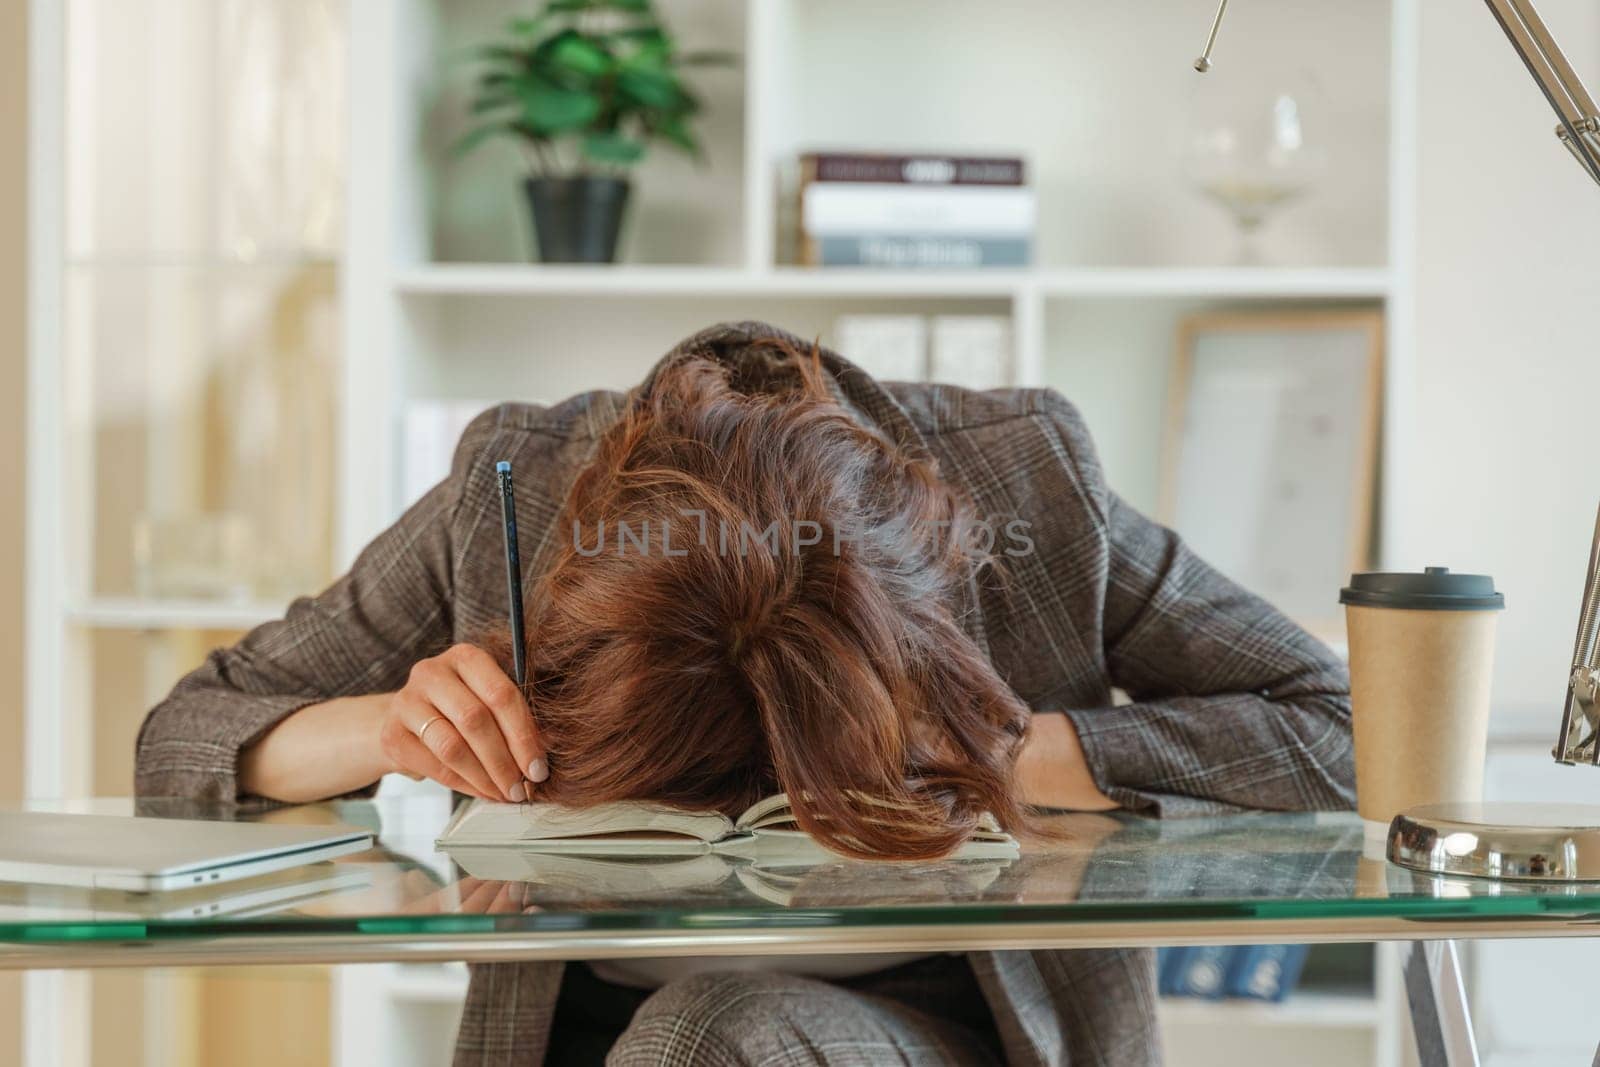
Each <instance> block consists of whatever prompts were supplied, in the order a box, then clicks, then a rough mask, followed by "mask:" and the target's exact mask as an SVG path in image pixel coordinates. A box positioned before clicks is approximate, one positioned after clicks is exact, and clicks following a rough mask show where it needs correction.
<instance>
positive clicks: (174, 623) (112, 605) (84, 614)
mask: <svg viewBox="0 0 1600 1067" xmlns="http://www.w3.org/2000/svg"><path fill="white" fill-rule="evenodd" d="M286 607H287V605H286V604H283V603H280V602H277V601H271V602H261V603H256V602H250V601H242V602H232V601H223V602H220V603H219V602H216V601H210V600H155V599H143V598H139V597H94V598H91V599H88V600H83V601H72V602H69V603H67V604H66V606H65V608H64V609H63V615H64V616H65V617H66V621H67V622H68V624H69V625H72V626H81V627H89V628H95V629H105V630H248V629H250V628H251V627H254V626H258V625H260V624H261V623H263V622H268V621H270V620H272V619H281V618H283V613H284V609H285V608H286Z"/></svg>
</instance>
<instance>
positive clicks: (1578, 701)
mask: <svg viewBox="0 0 1600 1067" xmlns="http://www.w3.org/2000/svg"><path fill="white" fill-rule="evenodd" d="M1484 2H1485V3H1486V4H1487V5H1488V7H1489V10H1490V12H1491V13H1492V14H1493V15H1494V17H1495V20H1496V21H1498V22H1499V23H1500V28H1501V29H1502V30H1504V31H1505V34H1506V37H1507V38H1508V39H1509V40H1510V41H1511V46H1512V47H1513V48H1515V49H1516V51H1517V55H1518V56H1520V57H1521V58H1522V62H1523V65H1524V66H1526V67H1527V68H1528V73H1529V74H1531V75H1533V79H1534V81H1535V82H1537V83H1538V85H1539V89H1540V91H1541V92H1543V93H1544V96H1545V99H1546V100H1548V101H1549V102H1550V106H1551V107H1552V108H1553V109H1554V110H1555V113H1556V116H1557V117H1558V118H1559V119H1560V120H1561V121H1560V123H1559V125H1557V126H1556V136H1557V137H1558V138H1560V140H1561V143H1562V144H1564V145H1565V146H1566V147H1567V150H1568V151H1569V152H1571V153H1572V156H1573V158H1574V159H1576V160H1577V161H1578V165H1579V166H1581V167H1583V169H1584V171H1585V172H1586V173H1587V174H1588V175H1589V177H1590V178H1592V179H1594V181H1595V182H1596V183H1597V184H1600V108H1596V107H1595V103H1594V100H1593V98H1592V97H1590V96H1589V93H1588V91H1587V90H1586V89H1585V88H1584V87H1583V83H1582V82H1581V81H1579V80H1578V76H1577V74H1575V73H1574V72H1573V70H1572V66H1571V64H1569V63H1568V62H1567V58H1566V56H1565V55H1563V54H1562V52H1561V48H1560V47H1559V46H1558V45H1557V44H1556V42H1555V39H1554V38H1553V37H1552V36H1551V35H1550V31H1549V29H1548V28H1546V26H1545V24H1544V20H1543V19H1541V18H1540V17H1539V13H1538V12H1537V11H1536V10H1534V6H1533V3H1532V2H1531V0H1484ZM1227 9H1228V0H1221V2H1220V3H1219V4H1218V5H1217V15H1216V18H1215V19H1214V20H1213V21H1212V23H1211V33H1210V34H1209V35H1208V36H1207V37H1206V46H1205V50H1204V51H1203V52H1201V54H1200V58H1198V59H1196V60H1195V61H1194V69H1195V70H1197V71H1199V72H1200V73H1201V74H1204V73H1205V72H1206V71H1208V70H1210V69H1211V50H1212V48H1213V46H1214V45H1215V44H1216V41H1217V30H1218V29H1219V28H1220V27H1221V25H1222V16H1223V13H1224V12H1225V11H1227ZM1552 755H1554V757H1555V760H1556V762H1557V763H1564V764H1575V763H1587V764H1590V765H1591V766H1600V516H1597V518H1596V521H1595V532H1594V541H1593V543H1592V545H1591V547H1590V549H1589V571H1588V575H1587V577H1586V580H1585V582H1584V589H1583V602H1582V605H1581V607H1580V609H1579V613H1578V637H1577V641H1576V643H1575V645H1574V647H1573V652H1572V669H1571V671H1570V672H1569V673H1568V676H1567V699H1566V704H1565V705H1564V706H1563V709H1562V713H1561V736H1560V737H1559V738H1558V739H1557V740H1556V746H1555V749H1554V751H1553V753H1552ZM1388 855H1389V858H1390V859H1391V860H1393V861H1394V862H1396V863H1398V864H1400V865H1402V866H1405V867H1410V868H1412V869H1414V870H1420V871H1426V872H1429V873H1432V874H1450V875H1468V876H1473V877H1479V878H1503V879H1517V880H1529V881H1558V882H1587V881H1600V806H1578V805H1569V804H1482V803H1477V804H1431V805H1427V806H1424V807H1418V808H1412V809H1411V810H1409V811H1406V812H1402V813H1401V814H1399V815H1397V816H1395V819H1394V822H1393V823H1391V824H1390V827H1389V841H1388ZM1596 1063H1597V1064H1600V1059H1597V1060H1596Z"/></svg>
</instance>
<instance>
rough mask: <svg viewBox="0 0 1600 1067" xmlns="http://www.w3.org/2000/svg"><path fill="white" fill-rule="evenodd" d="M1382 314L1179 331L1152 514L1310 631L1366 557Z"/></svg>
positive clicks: (1256, 316)
mask: <svg viewBox="0 0 1600 1067" xmlns="http://www.w3.org/2000/svg"><path fill="white" fill-rule="evenodd" d="M1382 365H1383V314H1382V312H1381V311H1379V310H1377V309H1352V310H1316V311H1304V312H1272V313H1226V314H1205V315H1197V316H1193V317H1190V318H1187V319H1185V320H1184V321H1183V323H1182V324H1181V326H1180V329H1179V336H1178V345H1177V351H1176V354H1175V356H1174V359H1173V365H1172V375H1171V380H1170V388H1169V403H1168V415H1167V426H1166V432H1165V435H1164V442H1163V457H1162V476H1161V504H1160V510H1159V518H1160V519H1161V521H1162V522H1164V523H1166V524H1167V525H1168V526H1171V527H1172V528H1173V529H1174V530H1176V531H1177V532H1178V533H1179V534H1180V535H1182V536H1183V537H1184V539H1185V540H1186V541H1187V542H1188V543H1189V545H1190V547H1191V548H1193V549H1194V551H1195V552H1196V553H1197V554H1198V555H1199V556H1200V557H1201V558H1202V559H1205V560H1206V561H1207V562H1208V563H1210V564H1211V565H1212V566H1214V567H1216V568H1217V569H1218V570H1220V571H1221V572H1222V573H1223V574H1225V575H1227V576H1228V577H1230V578H1232V579H1233V580H1235V581H1237V582H1238V583H1239V584H1241V585H1243V586H1244V587H1245V588H1247V589H1249V590H1250V591H1251V592H1254V593H1256V594H1258V595H1260V596H1262V597H1264V598H1265V599H1267V600H1268V601H1270V602H1272V603H1273V604H1275V605H1276V606H1277V607H1279V608H1280V609H1281V610H1283V611H1284V612H1285V613H1286V614H1288V615H1289V616H1290V617H1291V618H1293V619H1295V621H1297V622H1299V623H1300V624H1301V625H1302V626H1305V627H1306V628H1307V629H1308V630H1310V631H1311V632H1312V633H1314V634H1316V635H1317V636H1319V637H1321V638H1323V639H1324V640H1327V641H1330V642H1338V641H1340V640H1342V639H1343V632H1344V624H1343V615H1342V612H1341V611H1340V608H1339V589H1340V587H1342V586H1343V585H1344V584H1345V583H1346V581H1347V580H1348V578H1349V576H1350V574H1351V573H1353V572H1356V571H1361V570H1365V569H1367V568H1368V567H1369V566H1370V564H1371V557H1372V547H1373V538H1372V526H1373V523H1372V518H1373V501H1374V490H1375V482H1376V470H1377V451H1378V430H1379V416H1380V411H1379V400H1380V396H1381V392H1380V390H1381V385H1382V374H1383V371H1382Z"/></svg>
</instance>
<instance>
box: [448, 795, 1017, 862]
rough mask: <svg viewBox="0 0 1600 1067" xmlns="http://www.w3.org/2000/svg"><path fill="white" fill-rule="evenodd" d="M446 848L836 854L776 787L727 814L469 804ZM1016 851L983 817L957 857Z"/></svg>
mask: <svg viewBox="0 0 1600 1067" xmlns="http://www.w3.org/2000/svg"><path fill="white" fill-rule="evenodd" d="M437 844H438V846H439V847H440V848H442V849H446V850H456V849H463V848H473V849H477V848H484V847H510V848H516V849H521V850H525V851H537V852H563V853H568V854H571V855H590V856H669V855H683V854H689V853H696V852H717V853H721V854H723V855H730V856H749V857H752V858H754V857H760V858H763V859H772V858H775V857H794V858H796V859H806V858H817V859H825V858H827V857H829V856H831V855H832V853H830V852H829V851H827V850H826V849H824V848H823V847H822V846H821V845H820V844H818V843H817V842H816V841H814V840H813V839H812V838H811V837H810V835H808V834H807V833H806V832H805V831H803V830H801V829H800V827H799V825H798V824H797V823H796V821H795V817H794V811H793V810H792V809H791V808H790V806H789V798H788V797H787V796H786V795H784V794H782V793H779V794H777V795H776V796H770V797H768V798H766V799H765V800H762V801H760V802H758V803H756V804H754V805H752V806H751V807H749V808H748V809H746V810H745V812H744V813H743V814H742V815H740V816H739V817H738V818H737V819H730V818H728V817H727V816H726V815H722V814H719V813H717V812H692V811H682V810H679V809H676V808H668V807H663V806H661V805H656V804H645V803H639V802H635V801H624V802H621V803H613V804H597V805H595V806H593V807H589V808H568V807H563V806H561V805H559V804H542V803H527V804H496V803H493V802H491V801H487V800H473V801H470V802H469V803H467V804H464V805H463V806H462V807H461V808H460V809H459V810H458V811H457V812H456V814H455V816H454V817H453V818H452V819H451V820H450V822H449V824H448V825H447V826H446V827H445V828H444V833H443V834H441V835H440V836H439V839H438V842H437ZM1018 852H1019V849H1018V846H1017V840H1016V838H1014V837H1012V836H1011V835H1010V834H1008V833H1006V832H1005V831H1003V830H1001V829H1000V828H999V827H998V826H996V825H995V824H994V823H993V822H992V821H990V820H985V821H984V823H983V825H982V826H980V827H979V829H978V830H977V831H976V832H975V833H974V834H973V835H972V837H971V839H969V840H968V841H967V843H966V844H964V845H962V846H961V848H959V849H957V850H956V852H955V853H954V855H955V856H956V857H959V858H968V859H981V858H998V859H1005V858H1009V857H1012V856H1016V855H1017V854H1018Z"/></svg>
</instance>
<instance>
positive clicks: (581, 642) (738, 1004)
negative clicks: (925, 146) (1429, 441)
mask: <svg viewBox="0 0 1600 1067" xmlns="http://www.w3.org/2000/svg"><path fill="white" fill-rule="evenodd" d="M500 460H509V461H511V462H512V463H513V464H514V467H515V470H516V472H517V479H518V502H517V503H518V522H519V526H520V527H521V529H522V531H523V534H522V536H523V543H524V548H525V555H524V558H525V560H527V562H528V564H529V566H528V569H527V575H526V579H525V589H526V594H527V598H526V605H525V612H526V617H527V627H526V649H525V653H526V662H527V664H528V673H527V681H526V685H525V686H523V687H521V688H519V687H518V686H517V685H515V684H514V683H513V682H512V681H511V680H510V678H509V676H508V671H509V666H510V661H511V656H510V638H509V635H508V632H507V630H506V628H505V626H504V624H503V616H504V611H505V584H504V559H503V557H502V555H501V554H500V545H499V535H498V534H499V521H498V509H499V499H498V496H497V495H496V492H495V473H494V467H495V464H496V462H498V461H500ZM1113 688H1116V689H1120V690H1123V691H1125V692H1126V693H1127V694H1128V695H1129V696H1130V697H1131V698H1132V703H1125V704H1121V705H1115V704H1114V703H1113V700H1112V697H1111V694H1112V690H1113ZM393 772H398V773H404V774H409V775H411V776H413V777H425V778H430V779H433V780H436V781H438V782H441V783H443V784H444V785H446V786H449V787H450V788H452V789H455V790H457V791H459V792H462V793H466V794H470V795H473V796H480V797H486V798H489V799H493V800H502V801H513V802H520V801H523V800H528V799H534V800H552V801H558V802H560V803H563V804H566V805H573V806H585V805H592V804H597V803H602V802H607V801H614V800H648V801H654V802H658V803H663V804H668V805H673V806H679V807H684V808H688V809H693V810H706V809H714V810H717V811H721V812H723V813H725V814H728V815H730V816H732V815H737V814H738V813H739V812H740V811H742V810H743V809H744V808H746V807H747V806H749V805H750V804H752V803H754V802H755V801H757V800H759V799H760V798H762V797H764V796H767V795H770V794H772V793H777V792H785V793H787V794H788V795H789V797H790V799H791V802H792V804H793V807H794V811H795V815H796V817H797V820H798V821H799V823H800V825H801V826H802V828H804V829H805V830H807V831H808V832H809V833H811V834H812V835H813V836H814V837H816V838H817V839H818V840H819V841H820V842H821V843H823V844H824V845H825V846H827V847H828V848H830V849H832V850H834V851H836V852H839V853H842V854H845V855H849V856H855V857H863V858H867V859H884V860H895V859H923V858H932V857H939V856H943V855H946V854H948V853H950V852H951V851H952V850H954V849H956V848H957V847H959V846H960V845H961V843H962V842H963V841H965V840H966V839H967V837H968V836H969V835H970V834H971V833H972V831H973V829H974V827H975V826H976V825H977V823H978V821H979V819H980V818H981V817H983V816H985V815H988V816H992V817H993V818H994V819H995V820H996V821H997V822H998V823H999V824H1000V825H1001V826H1002V827H1004V828H1006V829H1008V830H1013V831H1018V830H1025V829H1026V828H1027V826H1028V820H1029V814H1028V813H1029V810H1030V808H1032V807H1036V806H1039V807H1058V808H1059V807H1065V808H1080V809H1098V810H1104V809H1110V808H1115V807H1121V808H1124V809H1128V810H1131V811H1134V812H1138V813H1144V814H1149V815H1158V816H1172V815H1181V814H1185V813H1195V812H1202V811H1214V810H1218V809H1221V808H1226V807H1253V808H1271V809H1302V808H1346V807H1349V806H1350V803H1351V800H1352V798H1353V793H1354V790H1353V784H1352V771H1351V755H1350V743H1349V698H1348V686H1347V680H1346V677H1345V674H1344V671H1343V669H1342V668H1341V667H1340V665H1339V664H1338V662H1337V661H1336V660H1335V659H1334V658H1333V657H1332V656H1331V655H1330V654H1329V653H1328V652H1327V650H1326V649H1324V648H1323V647H1322V646H1321V645H1319V644H1318V643H1317V642H1316V641H1314V640H1313V639H1311V638H1310V637H1308V636H1307V635H1306V634H1304V633H1303V632H1302V631H1300V630H1299V629H1298V628H1297V627H1295V626H1294V625H1293V624H1292V623H1290V622H1288V621H1287V620H1286V619H1285V618H1284V617H1283V616H1282V615H1280V614H1279V613H1278V612H1276V611H1275V610H1274V609H1273V608H1271V607H1270V606H1269V605H1267V604H1265V603H1264V602H1262V601H1261V600H1259V599H1257V598H1256V597H1254V596H1251V595H1250V594H1248V593H1246V592H1244V591H1243V590H1241V589H1240V588H1238V587H1237V586H1235V585H1233V584H1232V583H1230V582H1229V581H1228V580H1227V579H1225V578H1223V577H1222V576H1220V575H1219V574H1218V573H1217V572H1215V571H1213V570H1212V569H1210V568H1209V567H1207V566H1206V565H1205V564H1204V563H1202V562H1201V561H1200V560H1198V559H1197V558H1196V557H1195V556H1194V555H1193V554H1192V553H1190V552H1189V551H1188V550H1187V549H1186V548H1185V547H1184V546H1183V544H1182V542H1181V541H1180V540H1179V539H1178V538H1177V537H1176V536H1175V535H1174V534H1172V533H1171V532H1170V531H1168V530H1166V529H1163V528H1162V527H1160V526H1158V525H1157V524H1155V523H1153V522H1151V521H1150V520H1148V519H1146V518H1145V517H1143V516H1142V515H1140V514H1139V513H1137V512H1136V511H1135V510H1133V509H1132V508H1130V507H1129V506H1128V505H1127V504H1126V503H1124V502H1123V501H1122V500H1120V499H1119V498H1118V497H1117V496H1116V494H1115V493H1114V492H1112V491H1111V489H1110V488H1108V487H1107V485H1106V484H1105V481H1104V477H1103V475H1102V472H1101V469H1100V467H1099V465H1098V462H1097V460H1096V458H1095V455H1094V451H1093V446H1092V443H1091V440H1090V438H1089V435H1088V433H1087V431H1086V429H1085V428H1084V425H1083V422H1082V420H1081V418H1080V417H1079V415H1078V414H1077V412H1076V411H1075V410H1074V409H1073V408H1072V406H1071V405H1070V404H1069V403H1068V402H1067V401H1065V400H1064V399H1063V398H1061V397H1060V396H1059V395H1057V394H1055V393H1053V392H1050V391H1047V390H1028V389H1018V390H1006V391H998V392H990V393H976V392H969V391H966V390H961V389H956V388H952V387H947V386H934V385H927V384H895V383H882V382H878V381H875V380H873V379H872V378H870V377H869V376H868V375H866V374H865V373H863V372H862V371H860V370H859V369H857V368H855V367H853V366H852V365H851V364H849V363H848V362H847V361H846V360H845V359H843V358H842V357H840V356H838V355H835V354H833V353H831V352H829V351H827V350H825V349H819V348H817V347H815V346H812V345H809V344H806V343H803V342H801V341H800V340H798V339H797V338H794V337H792V336H789V335H787V334H785V333H783V332H781V331H778V330H775V329H773V328H771V327H767V326H763V325H760V324H749V323H747V324H738V325H730V326H720V327H714V328H712V329H710V330H707V331H705V332H703V333H701V334H698V335H696V336H694V337H691V338H689V339H688V340H686V341H684V342H683V343H682V344H681V345H679V346H678V347H677V348H676V349H674V350H673V351H672V352H671V353H669V354H668V355H667V356H666V357H665V358H664V359H663V360H662V361H661V362H660V363H659V364H658V365H657V366H656V368H655V369H654V370H653V371H652V372H651V373H650V375H649V377H648V378H647V379H646V380H645V382H644V383H643V384H642V385H640V386H639V387H638V388H637V389H635V390H634V391H633V392H632V393H630V394H628V395H627V396H619V395H617V394H614V393H590V394H584V395H581V396H578V397H574V398H572V399H570V400H568V401H566V402H564V403H561V404H557V405H555V406H552V407H541V406H534V405H526V404H506V405H502V406H500V407H497V408H494V409H491V410H490V411H487V412H485V413H484V414H483V415H481V416H479V417H478V419H476V420H475V421H474V422H473V424H472V425H471V426H470V427H469V428H468V430H467V432H466V433H465V435H464V436H463V438H462V440H461V443H460V445H459V446H458V448H457V450H456V455H455V459H454V462H453V464H452V469H451V473H450V475H449V477H448V478H447V479H446V480H445V481H444V482H442V483H441V484H440V485H438V486H437V487H435V488H434V489H433V490H432V491H430V492H429V493H428V494H427V495H426V496H424V497H423V498H422V500H420V501H419V502H418V503H417V504H416V505H414V506H413V507H412V508H411V509H410V510H409V511H407V513H406V514H405V515H404V516H403V517H402V518H401V519H400V520H399V521H398V522H397V523H396V524H395V526H393V527H392V528H391V529H389V530H388V531H386V532H384V533H383V534H381V535H380V536H379V537H378V538H377V539H376V540H375V541H374V542H373V543H372V544H371V545H369V546H368V548H367V549H366V550H365V551H364V552H363V553H362V554H361V556H360V557H359V558H358V559H357V560H356V562H355V564H354V565H353V566H352V568H351V570H350V572H349V573H348V574H346V575H345V576H344V577H342V578H341V579H339V580H338V581H337V582H336V583H334V585H333V586H331V587H330V588H329V589H328V590H326V591H324V592H323V593H322V594H320V595H319V596H317V597H314V598H309V599H304V600H300V601H297V602H296V603H295V604H294V605H293V606H292V607H291V608H290V610H289V612H288V614H287V616H286V618H284V619H283V620H282V621H279V622H274V623H268V624H266V625H264V626H262V627H259V628H258V629H257V630H255V631H253V632H252V633H251V634H249V635H248V636H247V637H246V638H245V639H244V640H243V641H241V642H240V643H239V644H238V645H236V646H234V647H233V648H230V649H223V650H219V651H217V652H215V653H213V654H212V656H211V657H210V658H209V659H208V661H207V662H206V664H205V665H204V666H202V667H201V668H200V669H199V670H197V671H195V672H194V673H193V674H191V675H189V676H188V677H186V678H184V679H183V680H182V681H180V682H179V683H178V685H177V687H176V688H175V689H174V690H173V692H172V694H171V695H170V696H169V697H168V698H167V699H166V700H165V701H163V702H162V703H161V704H159V705H158V706H157V707H156V708H155V709H153V710H152V712H151V713H150V715H149V717H148V719H147V720H146V723H145V725H144V728H143V730H142V731H141V734H140V739H139V746H138V755H137V782H138V787H139V790H140V792H141V793H143V794H147V795H163V796H196V797H206V798H221V799H241V800H243V799H248V798H265V799H271V800H279V801H289V802H301V801H311V800H320V799H325V798H329V797H335V796H341V795H347V794H353V793H361V792H364V791H369V790H371V789H372V788H374V787H375V786H376V783H377V781H378V779H379V778H381V777H382V776H383V775H384V774H387V773H393ZM760 966H761V969H759V970H755V969H752V968H751V966H750V964H749V963H742V962H739V961H732V960H721V959H719V960H672V961H667V960H644V961H609V962H607V963H595V964H565V965H563V964H560V963H543V962H540V963H508V964H487V965H477V966H474V968H473V979H472V984H471V990H470V992H469V996H468V1003H467V1007H466V1011H465V1014H464V1016H463V1021H462V1025H461V1030H460V1033H459V1035H458V1046H457V1056H458V1061H459V1062H464V1063H466V1062H470V1063H473V1064H480V1063H503V1064H535V1063H540V1062H545V1061H546V1060H548V1062H551V1063H567V1062H583V1061H584V1060H595V1061H598V1060H599V1059H601V1058H606V1057H609V1059H608V1060H607V1062H611V1063H620V1064H634V1063H639V1064H643V1063H674V1064H676V1063H697V1064H698V1063H711V1064H720V1063H766V1062H778V1061H781V1062H784V1063H833V1062H838V1063H852V1064H860V1063H879V1062H882V1063H903V1062H957V1063H970V1062H1006V1061H1014V1062H1051V1063H1072V1064H1100V1063H1105V1064H1124V1063H1128V1064H1133V1063H1153V1062H1159V1059H1160V1049H1159V1043H1158V1041H1157V1037H1156V1033H1155V1029H1154V1020H1153V1018H1152V1017H1151V1006H1152V1004H1153V1003H1154V971H1153V963H1152V954H1151V953H1150V952H1149V951H1147V950H1079V951H1071V952H1063V951H1042V950H1041V951H1034V952H985V953H973V954H969V955H966V956H951V955H931V956H894V957H882V956H878V957H870V956H842V957H804V958H779V959H767V960H764V961H762V963H761V965H760ZM1086 990H1089V991H1093V992H1092V994H1090V995H1086V993H1085V991H1086ZM775 1020H780V1021H781V1025H774V1021H775Z"/></svg>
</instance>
